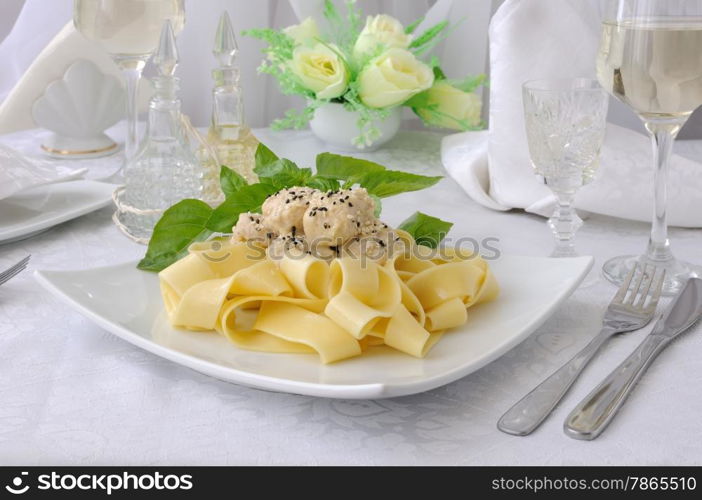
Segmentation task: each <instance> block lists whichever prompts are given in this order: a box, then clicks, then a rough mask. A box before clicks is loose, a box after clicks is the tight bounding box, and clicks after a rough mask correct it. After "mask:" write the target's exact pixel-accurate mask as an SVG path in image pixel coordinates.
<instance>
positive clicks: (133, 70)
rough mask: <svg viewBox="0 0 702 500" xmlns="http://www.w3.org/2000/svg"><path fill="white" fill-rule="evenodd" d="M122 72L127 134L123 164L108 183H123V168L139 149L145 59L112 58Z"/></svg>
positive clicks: (146, 58)
mask: <svg viewBox="0 0 702 500" xmlns="http://www.w3.org/2000/svg"><path fill="white" fill-rule="evenodd" d="M113 58H114V60H115V62H116V63H117V66H119V68H120V69H121V70H122V74H123V75H124V79H125V81H126V83H127V134H126V138H125V142H124V162H123V163H122V165H121V166H120V168H119V170H117V172H115V173H114V174H112V175H111V176H110V177H109V179H107V180H109V181H113V182H124V167H125V165H126V164H127V163H128V162H129V161H130V160H131V159H133V158H134V156H135V155H136V152H137V149H138V147H139V129H138V126H139V99H138V97H139V96H138V90H139V81H140V80H141V74H142V72H143V71H144V66H146V61H147V60H148V56H147V57H138V58H137V57H133V56H132V57H128V58H126V57H125V58H123V57H119V56H114V57H113Z"/></svg>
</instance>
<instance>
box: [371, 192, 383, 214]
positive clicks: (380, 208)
mask: <svg viewBox="0 0 702 500" xmlns="http://www.w3.org/2000/svg"><path fill="white" fill-rule="evenodd" d="M370 197H371V198H373V201H374V202H375V210H373V216H374V217H375V218H376V219H377V218H378V217H380V213H381V212H382V211H383V200H381V199H380V197H379V196H376V195H374V194H372V195H370Z"/></svg>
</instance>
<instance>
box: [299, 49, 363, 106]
mask: <svg viewBox="0 0 702 500" xmlns="http://www.w3.org/2000/svg"><path fill="white" fill-rule="evenodd" d="M331 47H333V46H331ZM289 64H290V69H291V70H292V72H293V73H294V74H295V76H297V77H298V78H299V79H300V82H301V83H302V85H303V86H304V87H305V88H307V89H309V90H311V91H313V92H314V93H315V94H316V95H317V98H318V99H332V98H334V97H339V96H340V95H341V94H343V93H344V91H345V90H346V86H347V84H348V82H349V75H348V72H347V71H346V66H345V65H344V62H343V61H342V60H341V59H340V58H339V56H338V55H337V53H336V52H334V50H332V49H331V48H330V47H327V46H326V45H322V44H321V43H318V44H317V45H314V46H313V47H305V46H302V45H301V46H298V47H297V48H295V50H294V51H293V57H292V60H291V61H290V63H289Z"/></svg>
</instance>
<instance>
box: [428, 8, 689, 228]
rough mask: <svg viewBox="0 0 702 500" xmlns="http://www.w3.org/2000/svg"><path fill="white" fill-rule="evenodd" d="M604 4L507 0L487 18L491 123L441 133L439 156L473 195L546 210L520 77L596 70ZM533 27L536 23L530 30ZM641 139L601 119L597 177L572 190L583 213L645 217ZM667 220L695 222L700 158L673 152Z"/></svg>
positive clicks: (500, 204) (647, 186)
mask: <svg viewBox="0 0 702 500" xmlns="http://www.w3.org/2000/svg"><path fill="white" fill-rule="evenodd" d="M601 18H602V2H598V1H594V2H583V1H582V0H559V1H558V2H554V1H552V0H528V1H524V0H507V1H506V2H505V3H504V4H503V5H502V6H501V7H500V8H499V9H498V11H497V13H496V14H495V15H494V17H493V19H492V21H491V24H490V66H491V73H490V119H489V123H490V129H489V131H487V132H485V131H482V132H465V133H461V134H455V135H452V136H448V137H446V138H445V139H444V141H443V144H442V159H443V162H444V165H445V167H446V169H447V171H448V172H449V174H450V175H451V176H452V177H453V178H454V179H455V180H456V181H457V182H458V183H459V184H461V185H462V186H463V188H464V189H465V190H466V191H467V192H468V194H469V195H470V196H471V198H473V199H474V200H475V201H477V202H478V203H480V204H482V205H485V206H487V207H489V208H492V209H495V210H509V209H511V208H522V209H525V210H527V211H529V212H533V213H537V214H540V215H550V214H551V212H552V210H553V206H554V204H555V198H554V197H553V196H552V195H551V193H550V191H549V190H548V188H547V187H546V186H544V185H543V184H542V183H540V182H538V180H537V178H536V176H535V175H534V173H533V170H532V167H531V163H530V161H529V151H528V148H527V142H526V133H525V131H524V118H523V108H522V93H521V85H522V83H523V82H525V81H527V80H532V79H537V78H571V77H573V78H574V77H590V78H594V77H595V56H596V53H597V48H598V45H599V38H600V30H601ZM537 27H538V29H537ZM652 162H653V160H652V154H651V146H650V142H649V139H648V137H646V136H645V135H643V134H640V133H638V132H635V131H633V130H630V129H626V128H623V127H620V126H617V125H614V124H611V123H610V124H608V128H607V134H606V138H605V145H604V148H603V151H602V157H601V167H600V171H599V173H598V176H597V179H596V180H595V181H594V182H593V183H592V184H590V185H589V186H586V187H584V188H583V189H582V190H581V191H580V193H578V196H577V197H576V206H577V207H578V208H580V209H583V210H586V211H588V212H593V213H599V214H605V215H611V216H615V217H621V218H625V219H633V220H640V221H650V220H651V214H652V210H653V192H652V190H653V164H652ZM668 186H669V188H668V196H669V202H668V207H669V210H668V220H669V223H670V224H671V225H675V226H682V227H702V195H700V193H702V164H699V163H697V162H694V161H690V160H687V159H685V158H681V157H678V156H675V157H674V158H673V161H672V164H671V169H670V176H669V180H668Z"/></svg>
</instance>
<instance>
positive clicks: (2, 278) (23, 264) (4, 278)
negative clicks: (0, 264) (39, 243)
mask: <svg viewBox="0 0 702 500" xmlns="http://www.w3.org/2000/svg"><path fill="white" fill-rule="evenodd" d="M30 257H31V255H27V256H26V257H25V258H24V259H22V260H21V261H19V262H18V263H17V264H15V265H14V266H11V267H10V268H8V269H5V270H4V271H3V272H1V273H0V285H4V284H5V283H7V282H8V281H10V280H11V279H12V278H14V277H15V276H17V275H18V274H19V273H21V272H22V271H24V270H25V269H26V268H27V264H28V263H29V258H30Z"/></svg>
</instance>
